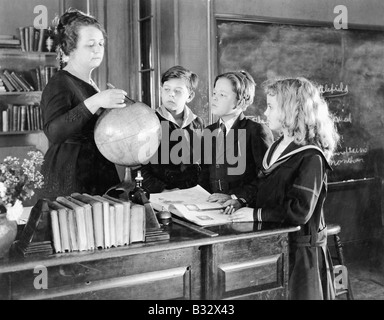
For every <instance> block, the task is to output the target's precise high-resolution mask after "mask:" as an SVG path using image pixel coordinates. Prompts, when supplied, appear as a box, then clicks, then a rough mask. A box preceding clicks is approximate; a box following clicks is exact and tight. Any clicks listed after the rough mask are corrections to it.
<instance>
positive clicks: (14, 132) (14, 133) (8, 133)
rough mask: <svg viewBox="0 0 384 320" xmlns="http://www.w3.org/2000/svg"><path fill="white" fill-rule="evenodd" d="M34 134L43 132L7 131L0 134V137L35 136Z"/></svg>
mask: <svg viewBox="0 0 384 320" xmlns="http://www.w3.org/2000/svg"><path fill="white" fill-rule="evenodd" d="M36 133H44V131H43V130H28V131H7V132H0V136H13V135H25V134H36Z"/></svg>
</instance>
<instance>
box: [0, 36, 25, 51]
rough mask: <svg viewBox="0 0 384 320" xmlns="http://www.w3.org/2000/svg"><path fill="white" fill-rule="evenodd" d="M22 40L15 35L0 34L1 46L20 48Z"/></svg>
mask: <svg viewBox="0 0 384 320" xmlns="http://www.w3.org/2000/svg"><path fill="white" fill-rule="evenodd" d="M20 47H21V42H20V40H19V39H17V38H16V37H15V36H13V35H8V34H0V48H7V49H20Z"/></svg>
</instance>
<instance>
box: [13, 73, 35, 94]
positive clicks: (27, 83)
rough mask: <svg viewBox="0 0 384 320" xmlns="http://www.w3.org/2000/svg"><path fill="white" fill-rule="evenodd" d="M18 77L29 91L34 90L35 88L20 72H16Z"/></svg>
mask: <svg viewBox="0 0 384 320" xmlns="http://www.w3.org/2000/svg"><path fill="white" fill-rule="evenodd" d="M17 76H18V77H19V79H20V80H21V81H22V82H23V83H24V85H25V86H26V87H27V88H28V89H29V91H35V88H34V87H33V86H32V85H31V84H30V83H29V82H28V81H27V80H26V79H25V78H24V76H23V75H22V74H20V73H19V74H17Z"/></svg>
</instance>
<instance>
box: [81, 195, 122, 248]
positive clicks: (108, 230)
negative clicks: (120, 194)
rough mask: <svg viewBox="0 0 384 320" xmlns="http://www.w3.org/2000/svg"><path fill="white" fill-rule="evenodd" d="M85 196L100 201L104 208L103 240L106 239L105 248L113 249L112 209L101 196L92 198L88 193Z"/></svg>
mask: <svg viewBox="0 0 384 320" xmlns="http://www.w3.org/2000/svg"><path fill="white" fill-rule="evenodd" d="M84 195H86V196H89V197H92V198H94V199H95V200H97V201H100V202H101V204H102V206H103V235H104V236H103V238H104V248H110V247H111V227H110V210H111V209H110V207H109V202H108V201H107V200H106V199H104V198H103V197H101V196H99V195H94V196H91V195H89V194H87V193H84ZM112 209H113V211H115V208H113V207H112Z"/></svg>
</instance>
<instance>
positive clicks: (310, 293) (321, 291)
mask: <svg viewBox="0 0 384 320" xmlns="http://www.w3.org/2000/svg"><path fill="white" fill-rule="evenodd" d="M281 139H282V138H280V139H279V140H278V141H276V142H275V143H274V144H273V145H272V146H271V148H270V149H269V150H268V151H267V153H266V154H265V157H264V160H263V170H262V171H261V172H260V174H259V177H260V179H259V181H258V190H257V193H256V195H255V198H254V199H253V203H252V204H251V205H252V207H254V208H255V209H254V220H255V221H261V222H279V223H289V224H293V225H299V226H300V227H301V229H300V231H298V232H295V233H292V234H290V235H289V249H290V251H289V265H290V268H289V273H290V278H289V298H290V299H293V300H322V299H325V300H328V299H334V297H335V296H334V286H333V280H334V279H333V278H334V277H333V266H332V261H331V259H330V255H329V251H328V247H327V227H326V223H325V221H324V212H323V204H324V201H325V198H326V195H327V170H330V169H331V168H330V166H329V164H328V162H327V160H326V158H325V156H324V154H323V152H322V151H321V150H320V149H319V148H317V147H315V146H304V147H303V146H299V145H297V144H296V143H294V142H291V144H290V145H289V146H288V147H287V148H286V150H284V152H283V153H282V154H281V155H280V156H279V158H278V159H277V160H276V162H275V163H274V164H272V165H271V166H270V165H269V164H270V159H271V155H272V153H273V150H275V148H276V146H277V145H278V143H279V141H281Z"/></svg>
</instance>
